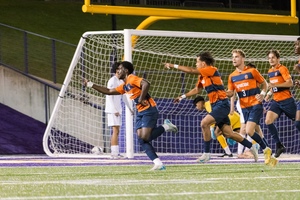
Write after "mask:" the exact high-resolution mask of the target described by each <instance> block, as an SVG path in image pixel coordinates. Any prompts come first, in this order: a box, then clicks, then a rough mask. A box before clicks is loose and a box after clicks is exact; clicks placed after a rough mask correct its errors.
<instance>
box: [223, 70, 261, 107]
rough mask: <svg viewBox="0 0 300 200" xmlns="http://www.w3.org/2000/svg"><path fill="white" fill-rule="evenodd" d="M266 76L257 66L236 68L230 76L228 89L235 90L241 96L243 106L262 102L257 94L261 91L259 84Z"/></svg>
mask: <svg viewBox="0 0 300 200" xmlns="http://www.w3.org/2000/svg"><path fill="white" fill-rule="evenodd" d="M264 81H265V79H264V77H263V76H262V75H261V74H260V73H259V72H258V71H257V69H255V68H247V67H245V68H244V70H243V71H241V72H239V71H238V70H235V71H234V72H232V73H231V74H230V75H229V77H228V90H232V91H233V90H235V91H236V92H237V94H238V96H239V99H240V104H241V108H247V107H251V106H254V105H257V104H261V102H259V101H258V100H257V99H256V98H255V95H256V94H259V93H260V89H259V87H258V85H259V84H261V83H263V82H264Z"/></svg>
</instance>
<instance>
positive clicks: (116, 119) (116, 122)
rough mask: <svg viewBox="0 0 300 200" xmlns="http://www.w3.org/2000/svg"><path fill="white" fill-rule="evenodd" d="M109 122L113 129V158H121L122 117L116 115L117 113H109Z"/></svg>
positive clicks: (111, 140)
mask: <svg viewBox="0 0 300 200" xmlns="http://www.w3.org/2000/svg"><path fill="white" fill-rule="evenodd" d="M107 121H108V126H109V127H111V128H112V134H111V138H110V148H111V158H112V159H116V158H120V157H121V155H120V153H119V133H120V126H121V123H122V120H121V116H120V115H115V113H108V114H107Z"/></svg>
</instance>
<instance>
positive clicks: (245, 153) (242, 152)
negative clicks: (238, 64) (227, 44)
mask: <svg viewBox="0 0 300 200" xmlns="http://www.w3.org/2000/svg"><path fill="white" fill-rule="evenodd" d="M246 66H247V67H252V68H256V66H255V65H254V64H253V63H251V62H250V63H247V64H246ZM230 101H231V110H230V113H233V112H234V111H235V108H234V105H235V107H236V109H237V111H238V112H239V114H240V123H241V128H240V135H241V136H242V137H246V138H247V140H249V141H250V142H252V143H253V144H254V145H255V147H256V149H257V150H258V149H259V144H257V143H256V142H255V141H253V140H252V138H251V137H250V136H249V135H247V134H246V124H245V119H244V116H243V112H242V108H241V105H240V101H239V99H238V96H237V94H236V92H234V95H233V97H231V99H230ZM235 101H236V104H234V103H235ZM255 132H257V133H258V134H259V135H260V136H261V137H262V138H263V140H264V141H265V143H266V144H267V141H266V140H265V138H264V135H263V132H262V130H261V127H260V125H259V124H257V125H256V127H255ZM267 146H268V145H267ZM237 154H238V156H237V157H238V158H246V159H247V158H253V154H252V153H251V151H250V149H248V148H245V147H244V146H243V145H241V144H240V143H238V149H237Z"/></svg>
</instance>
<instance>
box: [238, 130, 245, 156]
mask: <svg viewBox="0 0 300 200" xmlns="http://www.w3.org/2000/svg"><path fill="white" fill-rule="evenodd" d="M240 135H241V136H242V137H243V138H245V135H242V134H240ZM243 151H244V145H242V144H240V143H238V150H237V154H238V155H240V154H242V153H243Z"/></svg>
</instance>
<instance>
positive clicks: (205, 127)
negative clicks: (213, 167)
mask: <svg viewBox="0 0 300 200" xmlns="http://www.w3.org/2000/svg"><path fill="white" fill-rule="evenodd" d="M215 122H216V121H215V119H214V118H213V117H212V116H211V115H210V114H207V115H206V116H205V117H204V118H203V119H202V121H201V122H200V126H201V130H202V135H203V143H204V149H203V151H204V152H203V154H202V155H201V156H200V157H199V158H198V159H197V162H200V163H204V162H208V161H209V160H210V143H211V132H210V125H212V124H214V123H215Z"/></svg>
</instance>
